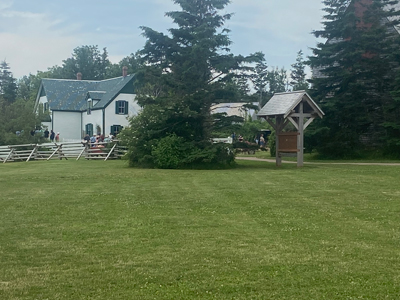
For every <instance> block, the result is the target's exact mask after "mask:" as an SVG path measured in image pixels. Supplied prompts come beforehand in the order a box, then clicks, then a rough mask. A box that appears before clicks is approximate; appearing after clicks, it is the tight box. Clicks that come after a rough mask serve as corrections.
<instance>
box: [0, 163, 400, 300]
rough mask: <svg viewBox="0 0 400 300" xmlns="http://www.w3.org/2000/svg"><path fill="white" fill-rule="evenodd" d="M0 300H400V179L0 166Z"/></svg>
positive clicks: (391, 170)
mask: <svg viewBox="0 0 400 300" xmlns="http://www.w3.org/2000/svg"><path fill="white" fill-rule="evenodd" d="M0 299H4V300H6V299H7V300H8V299H307V300H309V299H318V300H319V299H400V167H399V166H344V165H306V166H305V167H303V168H296V166H295V165H294V164H286V165H284V166H283V167H281V168H277V167H275V165H274V164H272V163H267V162H250V161H248V162H245V161H238V167H237V168H235V169H229V170H143V169H135V168H128V167H127V166H126V164H125V162H123V161H108V162H103V161H85V160H80V161H73V160H69V161H49V162H29V163H7V164H0Z"/></svg>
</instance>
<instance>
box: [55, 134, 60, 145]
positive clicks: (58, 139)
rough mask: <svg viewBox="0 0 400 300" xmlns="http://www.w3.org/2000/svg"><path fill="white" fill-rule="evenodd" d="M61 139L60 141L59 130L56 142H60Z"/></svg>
mask: <svg viewBox="0 0 400 300" xmlns="http://www.w3.org/2000/svg"><path fill="white" fill-rule="evenodd" d="M59 141H60V133H59V132H57V135H56V142H57V143H58V142H59Z"/></svg>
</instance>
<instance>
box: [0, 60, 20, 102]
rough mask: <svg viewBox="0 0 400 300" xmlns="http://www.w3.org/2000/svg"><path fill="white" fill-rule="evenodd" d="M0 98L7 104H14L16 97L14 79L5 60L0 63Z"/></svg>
mask: <svg viewBox="0 0 400 300" xmlns="http://www.w3.org/2000/svg"><path fill="white" fill-rule="evenodd" d="M0 96H2V98H3V99H4V100H6V101H7V102H8V103H12V102H14V101H15V99H16V97H17V84H16V79H15V78H14V77H13V74H12V73H11V71H10V66H9V65H8V63H7V62H6V61H5V60H3V61H2V62H0Z"/></svg>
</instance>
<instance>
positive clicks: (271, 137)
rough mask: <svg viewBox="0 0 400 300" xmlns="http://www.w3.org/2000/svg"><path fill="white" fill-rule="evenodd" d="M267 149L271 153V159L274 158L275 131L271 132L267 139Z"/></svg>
mask: <svg viewBox="0 0 400 300" xmlns="http://www.w3.org/2000/svg"><path fill="white" fill-rule="evenodd" d="M268 147H269V151H270V153H271V157H276V135H275V131H272V132H271V134H270V135H269V137H268Z"/></svg>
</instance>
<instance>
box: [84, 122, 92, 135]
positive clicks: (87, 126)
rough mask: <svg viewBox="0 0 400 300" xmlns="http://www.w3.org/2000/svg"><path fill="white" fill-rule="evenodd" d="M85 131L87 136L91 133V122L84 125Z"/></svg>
mask: <svg viewBox="0 0 400 300" xmlns="http://www.w3.org/2000/svg"><path fill="white" fill-rule="evenodd" d="M85 132H86V134H88V135H89V136H92V135H93V124H92V123H89V124H86V125H85Z"/></svg>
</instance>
